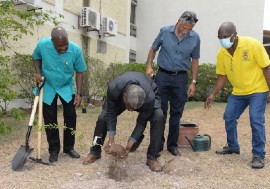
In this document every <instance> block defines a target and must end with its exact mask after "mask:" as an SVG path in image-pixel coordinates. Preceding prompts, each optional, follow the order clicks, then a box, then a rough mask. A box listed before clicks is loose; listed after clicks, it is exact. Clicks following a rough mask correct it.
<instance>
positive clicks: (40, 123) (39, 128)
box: [37, 88, 43, 159]
mask: <svg viewBox="0 0 270 189" xmlns="http://www.w3.org/2000/svg"><path fill="white" fill-rule="evenodd" d="M42 110H43V88H41V90H40V94H39V102H38V144H37V159H41V132H42V120H43V116H42Z"/></svg>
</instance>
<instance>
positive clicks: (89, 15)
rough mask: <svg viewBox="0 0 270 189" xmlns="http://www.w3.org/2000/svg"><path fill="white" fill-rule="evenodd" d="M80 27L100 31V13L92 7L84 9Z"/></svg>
mask: <svg viewBox="0 0 270 189" xmlns="http://www.w3.org/2000/svg"><path fill="white" fill-rule="evenodd" d="M80 27H89V28H90V29H96V30H100V13H99V12H97V11H95V10H94V9H91V8H90V7H83V8H82V12H81V24H80Z"/></svg>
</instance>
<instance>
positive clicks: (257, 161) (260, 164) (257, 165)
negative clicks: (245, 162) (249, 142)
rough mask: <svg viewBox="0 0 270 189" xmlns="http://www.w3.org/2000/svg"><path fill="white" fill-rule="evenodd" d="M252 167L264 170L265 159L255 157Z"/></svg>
mask: <svg viewBox="0 0 270 189" xmlns="http://www.w3.org/2000/svg"><path fill="white" fill-rule="evenodd" d="M251 167H252V168H253V169H262V168H263V167H264V158H260V157H253V158H252V162H251Z"/></svg>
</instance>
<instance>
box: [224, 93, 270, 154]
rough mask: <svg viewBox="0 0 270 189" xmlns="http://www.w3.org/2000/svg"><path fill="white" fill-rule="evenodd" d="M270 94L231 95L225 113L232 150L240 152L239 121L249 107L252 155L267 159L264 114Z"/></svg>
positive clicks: (228, 140)
mask: <svg viewBox="0 0 270 189" xmlns="http://www.w3.org/2000/svg"><path fill="white" fill-rule="evenodd" d="M267 95H268V92H262V93H254V94H250V95H243V96H235V95H230V96H229V98H228V103H227V107H226V110H225V113H224V120H225V128H226V132H227V142H228V146H229V147H230V149H231V150H235V151H238V150H240V146H239V144H238V139H237V120H238V119H239V117H240V116H241V114H242V113H243V112H244V111H245V109H246V108H247V106H249V119H250V125H251V129H252V155H253V157H261V158H264V157H265V126H264V122H265V119H264V113H265V109H266V104H267Z"/></svg>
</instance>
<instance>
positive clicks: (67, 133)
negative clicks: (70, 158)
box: [43, 94, 77, 153]
mask: <svg viewBox="0 0 270 189" xmlns="http://www.w3.org/2000/svg"><path fill="white" fill-rule="evenodd" d="M58 97H59V99H60V101H61V103H62V105H63V110H64V111H63V115H64V139H63V150H64V151H65V150H72V149H73V148H74V144H75V132H74V131H75V130H76V120H77V115H76V110H75V105H74V98H75V95H73V96H72V100H71V101H70V102H69V103H67V102H66V101H65V100H64V99H62V98H61V97H60V96H59V95H58V94H56V95H55V98H54V99H53V102H52V104H51V105H48V104H45V103H43V117H44V123H45V131H46V135H47V141H48V143H49V153H59V151H60V148H61V145H60V138H59V129H58V128H62V127H63V126H61V125H60V126H58V121H57V99H58ZM51 126H52V127H51ZM55 126H57V127H55ZM65 127H66V128H65Z"/></svg>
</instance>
